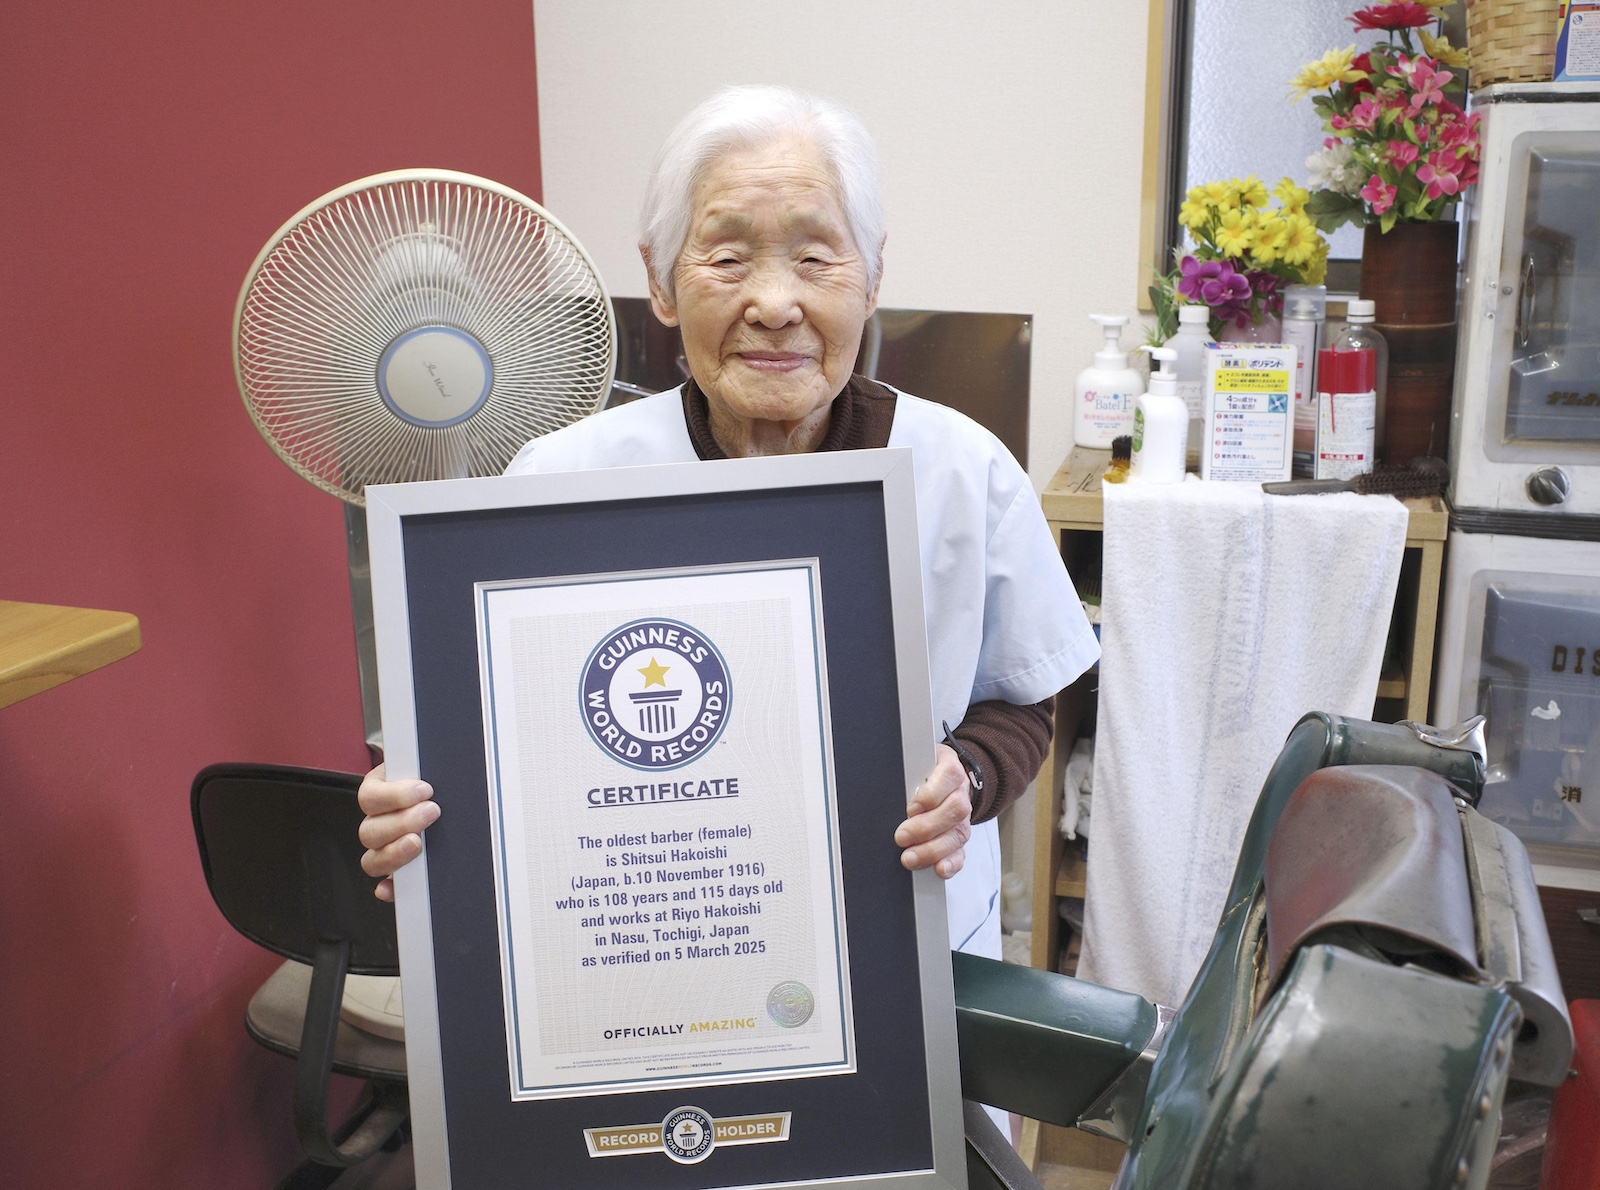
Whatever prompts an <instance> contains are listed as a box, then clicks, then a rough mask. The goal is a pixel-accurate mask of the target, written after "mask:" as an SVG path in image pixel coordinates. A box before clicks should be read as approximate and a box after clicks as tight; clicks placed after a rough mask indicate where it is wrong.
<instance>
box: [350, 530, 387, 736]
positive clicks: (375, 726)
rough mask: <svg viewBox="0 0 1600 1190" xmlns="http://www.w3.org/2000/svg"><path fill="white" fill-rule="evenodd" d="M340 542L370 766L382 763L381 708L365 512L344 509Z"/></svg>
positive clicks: (362, 723) (363, 729)
mask: <svg viewBox="0 0 1600 1190" xmlns="http://www.w3.org/2000/svg"><path fill="white" fill-rule="evenodd" d="M344 541H345V550H346V554H347V556H348V557H349V560H350V615H351V619H352V620H353V621H354V624H355V630H356V668H357V670H358V672H359V674H360V678H361V730H362V732H363V733H364V735H365V737H366V741H367V752H368V754H369V755H370V756H371V759H372V763H373V765H375V766H376V765H377V764H379V763H381V762H382V760H383V708H382V706H381V704H380V703H379V702H378V640H377V635H376V634H375V632H374V630H373V626H372V562H371V559H370V558H369V557H368V556H367V510H366V509H365V508H361V507H358V506H357V505H354V504H346V505H345V506H344Z"/></svg>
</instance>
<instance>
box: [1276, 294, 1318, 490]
mask: <svg viewBox="0 0 1600 1190" xmlns="http://www.w3.org/2000/svg"><path fill="white" fill-rule="evenodd" d="M1290 288H1291V290H1292V289H1293V288H1294V287H1293V286H1291V287H1290ZM1285 305H1287V306H1288V310H1287V311H1286V313H1285V315H1284V319H1283V341H1284V342H1285V343H1289V344H1292V345H1293V346H1294V360H1295V363H1294V473H1295V474H1296V475H1300V476H1308V475H1311V474H1312V473H1313V471H1314V470H1315V463H1314V461H1313V460H1314V459H1315V456H1316V441H1317V390H1316V388H1315V387H1314V386H1313V381H1314V380H1315V377H1316V374H1317V332H1318V331H1319V330H1320V329H1321V328H1320V327H1319V325H1318V322H1317V311H1316V307H1315V306H1314V305H1313V304H1312V302H1311V299H1310V298H1309V297H1306V296H1304V295H1301V294H1293V295H1292V296H1291V297H1288V298H1285Z"/></svg>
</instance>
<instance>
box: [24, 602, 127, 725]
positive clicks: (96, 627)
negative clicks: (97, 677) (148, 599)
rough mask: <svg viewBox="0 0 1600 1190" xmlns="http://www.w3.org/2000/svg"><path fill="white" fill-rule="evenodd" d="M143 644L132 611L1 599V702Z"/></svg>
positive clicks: (29, 693) (57, 682) (75, 674)
mask: <svg viewBox="0 0 1600 1190" xmlns="http://www.w3.org/2000/svg"><path fill="white" fill-rule="evenodd" d="M138 649H139V620H138V617H137V616H132V615H129V614H128V613H127V612H107V611H98V610H96V609H94V608H87V607H57V606H55V605H54V604H49V603H14V602H12V601H10V600H5V599H0V707H8V706H10V705H11V704H12V703H14V702H21V701H22V700H23V699H24V698H28V697H30V696H32V695H34V694H38V693H39V692H40V691H43V690H48V689H50V688H51V687H52V686H59V685H61V683H63V682H68V681H71V680H72V679H73V678H76V677H81V676H82V675H83V674H86V673H89V672H90V671H92V670H96V669H99V668H100V667H101V666H103V665H110V664H111V663H112V662H113V661H118V660H120V659H122V658H123V657H126V656H128V655H129V654H130V653H135V652H137V651H138Z"/></svg>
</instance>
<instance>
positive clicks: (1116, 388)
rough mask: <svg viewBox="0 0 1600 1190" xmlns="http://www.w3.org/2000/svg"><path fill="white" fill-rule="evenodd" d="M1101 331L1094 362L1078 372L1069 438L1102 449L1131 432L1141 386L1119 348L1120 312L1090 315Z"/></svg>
mask: <svg viewBox="0 0 1600 1190" xmlns="http://www.w3.org/2000/svg"><path fill="white" fill-rule="evenodd" d="M1089 317H1090V318H1092V319H1094V320H1095V321H1096V322H1098V323H1099V324H1100V328H1101V329H1102V330H1103V331H1105V335H1106V342H1105V346H1104V347H1102V348H1101V349H1100V350H1099V351H1097V352H1095V353H1094V363H1092V364H1090V365H1089V366H1088V367H1087V368H1085V369H1084V370H1083V371H1081V372H1079V373H1078V384H1077V388H1076V390H1075V392H1074V397H1075V401H1074V404H1073V407H1072V440H1073V442H1075V443H1077V444H1078V445H1079V446H1092V447H1095V448H1096V449H1098V450H1106V449H1109V448H1110V446H1111V440H1112V439H1113V438H1117V437H1119V436H1121V435H1123V434H1131V433H1133V403H1134V401H1136V400H1137V399H1138V397H1139V393H1140V392H1141V391H1143V389H1144V382H1143V381H1142V380H1141V379H1140V378H1139V372H1138V369H1136V368H1131V367H1129V366H1128V353H1127V352H1125V351H1123V350H1122V344H1121V338H1122V328H1123V327H1125V326H1127V325H1128V319H1127V317H1126V316H1125V315H1121V314H1091V315H1089Z"/></svg>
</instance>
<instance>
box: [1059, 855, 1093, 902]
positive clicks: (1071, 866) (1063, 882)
mask: <svg viewBox="0 0 1600 1190" xmlns="http://www.w3.org/2000/svg"><path fill="white" fill-rule="evenodd" d="M1088 879H1089V866H1088V865H1087V864H1085V863H1084V862H1083V856H1081V855H1079V854H1078V853H1077V852H1076V851H1065V852H1063V853H1062V855H1061V867H1060V868H1059V869H1057V871H1056V896H1058V897H1081V896H1083V895H1084V892H1085V890H1086V889H1087V887H1088V885H1087V883H1086V882H1087V881H1088Z"/></svg>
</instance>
